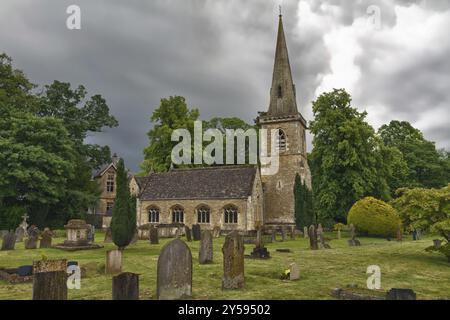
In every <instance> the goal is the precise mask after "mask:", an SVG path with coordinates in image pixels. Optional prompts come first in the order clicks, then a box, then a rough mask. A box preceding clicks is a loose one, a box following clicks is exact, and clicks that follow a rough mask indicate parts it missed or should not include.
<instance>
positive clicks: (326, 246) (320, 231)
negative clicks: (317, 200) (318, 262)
mask: <svg viewBox="0 0 450 320" xmlns="http://www.w3.org/2000/svg"><path fill="white" fill-rule="evenodd" d="M316 233H317V237H318V239H319V244H320V247H321V248H324V249H331V247H330V245H329V244H328V243H326V241H325V237H324V235H323V228H322V224H320V223H319V226H318V227H317V231H316Z"/></svg>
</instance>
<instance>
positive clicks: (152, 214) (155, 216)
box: [148, 207, 159, 223]
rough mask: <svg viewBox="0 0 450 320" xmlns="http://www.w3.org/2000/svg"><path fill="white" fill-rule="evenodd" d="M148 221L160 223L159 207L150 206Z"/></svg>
mask: <svg viewBox="0 0 450 320" xmlns="http://www.w3.org/2000/svg"><path fill="white" fill-rule="evenodd" d="M148 222H150V223H158V222H159V209H158V208H155V207H153V208H150V209H149V210H148Z"/></svg>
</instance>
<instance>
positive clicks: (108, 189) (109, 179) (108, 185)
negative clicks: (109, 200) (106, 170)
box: [106, 174, 114, 192]
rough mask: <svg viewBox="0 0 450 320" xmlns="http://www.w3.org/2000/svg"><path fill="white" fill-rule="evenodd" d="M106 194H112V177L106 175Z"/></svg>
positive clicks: (111, 175)
mask: <svg viewBox="0 0 450 320" xmlns="http://www.w3.org/2000/svg"><path fill="white" fill-rule="evenodd" d="M106 192H114V175H113V174H108V177H107V178H106Z"/></svg>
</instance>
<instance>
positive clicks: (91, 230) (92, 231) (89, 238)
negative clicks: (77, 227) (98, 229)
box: [86, 224, 95, 243]
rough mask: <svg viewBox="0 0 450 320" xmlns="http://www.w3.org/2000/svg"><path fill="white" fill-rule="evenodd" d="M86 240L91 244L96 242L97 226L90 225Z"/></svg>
mask: <svg viewBox="0 0 450 320" xmlns="http://www.w3.org/2000/svg"><path fill="white" fill-rule="evenodd" d="M86 239H87V241H88V242H89V243H92V242H94V241H95V226H93V225H91V224H88V227H87V231H86Z"/></svg>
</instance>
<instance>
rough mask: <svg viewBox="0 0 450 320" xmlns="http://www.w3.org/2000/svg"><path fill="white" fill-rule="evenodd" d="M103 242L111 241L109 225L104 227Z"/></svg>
mask: <svg viewBox="0 0 450 320" xmlns="http://www.w3.org/2000/svg"><path fill="white" fill-rule="evenodd" d="M103 242H105V243H110V242H112V230H111V227H108V228H106V232H105V240H104V241H103Z"/></svg>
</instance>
